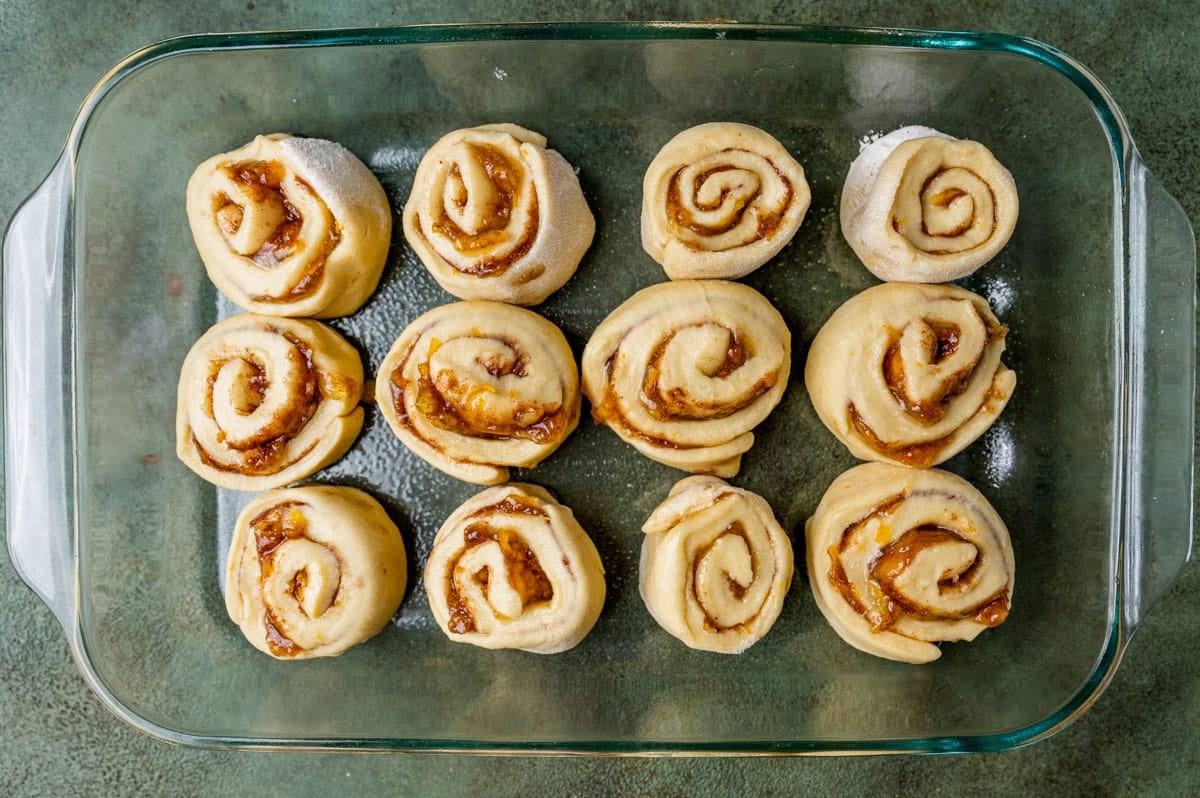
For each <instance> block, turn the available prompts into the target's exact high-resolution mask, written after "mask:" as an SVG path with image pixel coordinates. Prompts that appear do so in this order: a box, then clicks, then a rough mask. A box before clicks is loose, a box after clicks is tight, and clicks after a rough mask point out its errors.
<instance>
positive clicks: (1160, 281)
mask: <svg viewBox="0 0 1200 798" xmlns="http://www.w3.org/2000/svg"><path fill="white" fill-rule="evenodd" d="M1128 202H1129V204H1128V210H1129V216H1128V218H1129V229H1128V234H1127V237H1126V242H1127V246H1128V263H1129V272H1128V286H1129V291H1128V304H1127V313H1126V317H1127V319H1128V320H1129V324H1128V327H1127V330H1128V339H1127V349H1126V352H1127V355H1128V363H1127V366H1128V368H1127V370H1126V374H1127V375H1128V377H1129V379H1128V381H1127V383H1126V386H1125V388H1126V399H1127V401H1126V408H1127V416H1126V418H1127V421H1128V424H1127V433H1128V434H1127V438H1126V445H1127V448H1126V451H1127V452H1128V460H1127V463H1126V471H1125V479H1126V486H1127V491H1126V501H1125V505H1124V511H1125V528H1126V530H1127V536H1126V539H1125V548H1124V552H1123V554H1124V563H1123V566H1124V567H1123V585H1122V587H1123V592H1124V620H1125V623H1126V626H1127V627H1128V628H1129V629H1130V630H1132V629H1133V628H1135V627H1136V626H1137V624H1138V623H1139V622H1140V621H1141V619H1142V618H1143V617H1144V616H1145V613H1146V612H1147V611H1148V610H1149V609H1150V607H1151V606H1152V605H1153V604H1154V602H1156V601H1157V600H1158V599H1160V598H1161V597H1162V596H1163V594H1165V593H1166V592H1167V591H1168V590H1169V589H1170V588H1171V586H1172V585H1174V584H1175V582H1176V580H1177V579H1178V578H1179V575H1180V574H1181V573H1182V571H1183V567H1184V565H1186V564H1187V561H1188V558H1189V557H1190V556H1191V548H1192V530H1193V512H1192V497H1193V493H1192V489H1193V480H1194V469H1195V455H1194V451H1195V440H1196V433H1195V429H1196V428H1195V405H1196V239H1195V236H1194V234H1193V233H1192V227H1191V224H1190V223H1189V222H1188V218H1187V215H1186V214H1185V213H1184V211H1183V208H1181V207H1180V205H1179V203H1178V202H1176V201H1175V199H1174V198H1173V197H1171V195H1170V194H1168V193H1167V192H1166V190H1165V189H1164V188H1163V187H1162V184H1161V183H1159V182H1158V180H1157V179H1156V178H1155V177H1154V175H1152V174H1150V172H1149V171H1148V170H1147V169H1146V168H1145V165H1144V164H1143V163H1142V161H1141V159H1140V158H1139V157H1138V156H1137V155H1136V154H1134V156H1133V158H1132V159H1131V164H1130V170H1129V195H1128Z"/></svg>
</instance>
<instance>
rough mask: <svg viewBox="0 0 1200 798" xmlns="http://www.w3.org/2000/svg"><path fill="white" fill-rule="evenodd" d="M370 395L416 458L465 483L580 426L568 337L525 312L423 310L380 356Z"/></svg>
mask: <svg viewBox="0 0 1200 798" xmlns="http://www.w3.org/2000/svg"><path fill="white" fill-rule="evenodd" d="M375 401H376V403H377V404H378V406H379V408H380V410H381V411H382V412H383V417H384V418H385V419H387V422H388V425H389V426H390V427H391V428H392V431H393V432H395V433H396V435H397V436H398V437H399V438H400V440H401V441H403V443H404V445H405V446H407V447H408V448H409V449H411V450H412V451H413V452H414V453H415V454H416V455H417V456H419V457H420V458H422V459H423V460H425V461H426V462H427V463H429V464H430V465H432V466H434V467H435V468H437V469H439V470H441V471H444V472H446V473H447V474H450V475H451V476H453V477H456V478H458V479H461V480H464V481H466V482H474V483H477V484H480V485H494V484H496V483H499V482H504V481H505V480H507V479H508V467H509V466H521V467H525V468H529V467H532V466H535V465H537V464H538V463H539V462H541V461H542V460H543V459H545V458H546V457H548V456H549V455H550V454H551V453H552V452H553V451H554V450H555V449H557V448H558V446H559V445H560V444H561V443H562V442H563V441H564V440H566V438H567V436H568V435H570V434H571V431H572V430H574V429H575V426H576V425H577V424H578V423H579V409H580V403H581V399H580V393H579V370H578V368H577V367H576V365H575V356H574V355H573V354H572V352H571V347H570V346H569V345H568V344H567V339H566V338H565V337H563V334H562V332H561V331H560V330H559V329H558V327H556V326H554V324H553V323H552V322H549V321H547V320H546V319H544V318H542V317H541V316H539V315H538V314H536V313H534V312H533V311H531V310H526V309H524V308H519V307H515V306H513V305H507V304H504V303H501V302H483V301H474V302H452V303H451V304H449V305H442V306H441V307H437V308H434V309H433V310H430V311H428V312H427V313H425V314H423V315H421V316H420V317H418V318H417V319H416V320H414V321H413V322H412V323H411V324H409V325H408V327H406V328H405V329H404V331H403V332H402V333H401V334H400V337H399V338H397V339H396V341H395V343H394V344H392V348H391V350H390V351H389V352H388V353H387V356H386V357H384V359H383V363H382V364H381V365H380V367H379V375H378V377H377V378H376V380H375Z"/></svg>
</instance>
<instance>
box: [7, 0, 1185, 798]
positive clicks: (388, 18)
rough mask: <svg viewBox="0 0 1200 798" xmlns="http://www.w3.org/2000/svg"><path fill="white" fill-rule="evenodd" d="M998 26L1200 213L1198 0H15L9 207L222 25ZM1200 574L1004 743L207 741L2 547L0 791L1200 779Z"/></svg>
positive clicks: (817, 790)
mask: <svg viewBox="0 0 1200 798" xmlns="http://www.w3.org/2000/svg"><path fill="white" fill-rule="evenodd" d="M708 17H726V18H737V19H740V20H742V21H753V22H780V23H803V24H832V25H872V26H902V27H928V28H938V29H976V30H995V31H1003V32H1008V33H1018V34H1024V35H1028V36H1032V37H1035V38H1038V39H1041V40H1043V41H1046V42H1049V43H1051V44H1053V45H1056V46H1058V47H1060V48H1062V49H1064V50H1066V51H1067V52H1068V53H1070V54H1072V55H1074V56H1076V57H1077V58H1079V59H1080V60H1081V61H1082V62H1083V63H1084V64H1086V65H1088V66H1089V67H1090V68H1091V69H1093V70H1094V71H1095V72H1096V73H1097V74H1098V75H1099V76H1100V78H1101V79H1102V80H1103V81H1104V82H1105V83H1106V84H1107V85H1108V87H1109V88H1110V89H1111V90H1112V92H1113V94H1114V95H1115V97H1116V100H1117V102H1118V103H1119V104H1120V105H1121V107H1122V108H1123V109H1124V111H1125V113H1126V115H1127V117H1128V119H1129V122H1130V125H1131V126H1132V129H1133V133H1134V137H1135V140H1136V141H1137V142H1138V145H1139V148H1140V150H1141V152H1142V154H1143V156H1144V157H1145V160H1146V162H1147V163H1148V165H1149V167H1150V169H1151V170H1152V171H1153V172H1154V173H1155V174H1156V175H1158V176H1159V177H1160V178H1161V180H1162V182H1163V183H1164V185H1165V187H1166V188H1167V190H1168V191H1170V192H1171V193H1172V194H1173V195H1174V196H1175V197H1177V198H1178V199H1179V200H1180V202H1181V203H1182V204H1183V207H1184V209H1185V210H1186V211H1187V212H1188V214H1189V216H1190V217H1191V218H1192V219H1198V218H1200V188H1198V187H1197V186H1196V178H1197V177H1198V176H1200V161H1198V160H1197V150H1198V147H1200V144H1198V142H1200V137H1198V136H1197V134H1196V128H1197V125H1196V123H1197V121H1200V88H1198V86H1200V80H1198V78H1200V59H1197V58H1196V56H1195V50H1196V48H1197V46H1200V21H1198V20H1197V18H1196V15H1195V9H1194V7H1192V6H1191V5H1190V4H1188V3H1180V2H1113V1H1111V0H1109V1H1107V2H1104V1H1101V2H1094V3H1090V4H1086V7H1085V6H1084V5H1083V4H1080V5H1078V6H1077V5H1076V4H1072V3H1066V2H1062V3H1043V4H1039V3H1034V2H1020V3H1007V4H1002V3H996V2H978V3H970V4H968V3H951V2H909V3H903V4H896V5H895V6H894V7H893V6H892V5H891V4H887V3H882V2H871V1H870V0H852V1H851V2H844V3H839V2H829V1H826V2H797V3H790V4H784V3H770V2H765V1H763V0H760V1H759V2H751V3H744V4H740V5H737V6H735V5H733V4H718V3H702V2H694V3H684V2H679V3H648V4H644V5H639V4H632V3H620V2H607V3H604V2H602V3H595V4H593V6H592V8H590V9H588V10H586V11H581V10H579V9H577V8H576V5H575V4H572V3H561V2H548V3H540V4H532V3H512V4H503V3H481V2H469V3H463V4H453V3H447V2H437V3H434V2H410V3H404V2H396V3H383V2H363V1H359V2H343V3H338V4H333V3H323V4H317V3H312V2H303V1H300V0H298V1H297V2H291V3H286V4H285V3H279V2H269V1H266V0H264V1H263V2H257V3H245V2H213V3H197V4H187V5H180V6H178V7H177V6H175V5H172V4H168V3H166V2H131V1H130V0H122V1H121V2H111V3H85V2H78V3H44V2H12V1H11V0H0V42H3V44H0V142H3V145H4V146H2V147H0V223H4V224H6V223H7V221H8V219H9V218H10V217H11V215H12V213H13V211H14V210H15V208H16V206H17V204H18V203H19V202H20V201H21V199H23V198H24V197H25V196H26V195H27V194H28V193H29V192H30V191H32V190H33V189H34V187H35V186H36V184H37V182H38V181H39V180H40V179H41V177H42V176H43V175H44V173H45V172H46V171H47V170H48V169H49V167H50V165H51V164H52V162H53V160H54V158H55V157H56V155H57V152H58V149H59V147H60V146H61V143H62V141H63V138H64V137H65V135H66V132H67V130H68V128H69V125H70V121H71V117H72V114H73V112H74V109H75V107H76V105H77V103H78V102H79V101H80V100H81V99H82V97H83V96H84V94H85V93H86V91H87V90H88V88H90V86H91V85H92V84H93V83H94V82H95V81H96V80H97V79H98V78H99V76H100V75H101V74H102V73H103V72H104V71H105V70H106V69H107V68H108V67H109V66H110V65H111V64H112V63H113V62H114V61H116V60H117V59H118V58H120V57H122V56H124V55H125V54H127V53H128V52H130V51H132V50H134V49H137V48H139V47H141V46H143V45H144V44H147V43H150V42H152V41H155V40H158V39H162V38H165V37H168V36H172V35H177V34H183V33H195V32H205V31H219V30H254V29H264V28H302V27H331V26H365V25H373V24H388V25H393V24H404V23H418V22H456V21H499V20H523V19H529V20H533V19H564V20H566V19H699V18H708ZM1198 599H1200V576H1197V573H1196V569H1195V568H1191V569H1189V570H1188V571H1187V572H1186V573H1185V575H1184V577H1183V579H1182V581H1181V582H1180V584H1179V585H1178V586H1177V587H1176V588H1175V589H1174V590H1173V591H1171V593H1169V594H1168V595H1167V597H1166V598H1165V599H1164V600H1163V601H1162V602H1161V603H1160V604H1159V605H1158V606H1157V607H1156V608H1155V610H1154V611H1153V612H1152V613H1151V614H1150V616H1149V618H1148V619H1147V621H1146V622H1145V624H1144V627H1143V629H1142V630H1141V631H1139V632H1138V634H1137V636H1136V637H1135V639H1134V640H1133V642H1132V644H1131V646H1130V648H1129V651H1128V653H1127V655H1126V658H1125V661H1124V663H1123V664H1122V666H1121V669H1120V671H1119V672H1118V674H1117V676H1116V678H1115V680H1114V681H1113V684H1112V685H1111V686H1110V687H1109V689H1108V690H1107V691H1106V692H1105V693H1104V694H1103V696H1102V697H1101V698H1100V700H1099V702H1098V703H1097V704H1096V705H1095V706H1094V707H1093V708H1092V709H1090V710H1089V711H1088V712H1087V713H1086V714H1085V715H1084V717H1083V718H1082V719H1080V720H1079V721H1078V722H1076V723H1075V724H1073V725H1072V726H1070V727H1069V728H1068V729H1066V730H1065V731H1063V732H1062V733H1060V734H1059V735H1057V736H1056V737H1054V738H1052V739H1050V740H1048V741H1046V742H1043V743H1040V744H1037V745H1035V746H1032V747H1030V748H1027V749H1023V750H1020V751H1015V752H1010V753H1006V754H999V755H986V756H983V755H977V756H956V757H892V758H868V759H814V760H765V759H718V760H670V759H658V760H640V759H631V760H617V759H586V758H577V759H517V758H509V757H493V758H464V757H455V756H430V755H381V756H351V755H342V754H332V755H330V754H324V755H308V754H264V753H245V752H206V751H196V750H188V749H179V748H173V747H170V746H167V745H164V744H162V743H158V742H155V741H152V740H148V739H145V738H143V737H141V736H139V735H138V734H137V733H136V732H133V731H132V730H130V729H128V728H127V727H125V726H124V725H123V724H122V723H121V722H120V721H118V720H117V719H115V718H114V717H112V716H111V715H109V714H108V712H107V711H106V710H105V709H103V708H102V707H101V706H100V704H99V703H98V701H97V700H96V699H94V698H93V697H92V696H91V695H90V694H89V693H88V691H87V689H86V688H85V686H84V684H83V682H82V680H81V679H80V678H79V677H78V675H77V673H76V671H75V668H74V665H73V664H72V662H71V660H70V657H69V655H68V653H67V647H66V643H65V640H64V637H63V634H62V631H61V630H60V629H59V628H58V625H57V622H56V621H55V620H54V618H53V616H52V615H51V613H50V611H49V610H48V609H46V608H45V607H44V606H42V605H41V603H40V602H39V601H38V600H37V599H36V598H35V597H34V595H33V594H32V593H31V592H30V591H29V590H28V589H26V588H25V587H24V586H23V585H22V584H21V583H20V581H19V580H18V579H17V578H16V576H15V574H14V573H13V571H12V568H11V566H10V565H9V564H8V563H7V560H5V559H3V558H0V674H2V676H3V679H2V681H0V795H14V796H18V795H19V796H24V795H43V794H45V795H126V794H131V795H132V794H138V795H143V794H144V795H164V796H165V795H232V794H246V795H259V794H276V793H281V794H298V795H306V794H314V795H318V794H329V793H334V792H341V793H345V794H352V795H354V794H364V793H369V794H376V793H384V792H387V793H395V794H404V795H442V794H451V795H453V794H480V795H524V794H530V793H537V794H543V795H589V796H590V795H602V794H619V795H633V794H639V795H640V794H648V795H684V794H686V795H708V794H744V793H748V794H818V795H823V794H832V793H838V794H846V795H858V794H874V795H892V794H904V795H909V794H912V795H917V794H919V795H929V794H933V795H937V794H947V795H950V794H957V795H964V794H966V795H978V794H1055V795H1126V794H1142V795H1194V794H1197V793H1198V792H1200V681H1198V680H1197V675H1200V669H1198V668H1197V666H1196V661H1197V653H1198V648H1200V646H1198V645H1197V642H1196V636H1197V635H1196V633H1197V632H1200V615H1198V613H1197V612H1196V609H1197V606H1198V604H1197V602H1198Z"/></svg>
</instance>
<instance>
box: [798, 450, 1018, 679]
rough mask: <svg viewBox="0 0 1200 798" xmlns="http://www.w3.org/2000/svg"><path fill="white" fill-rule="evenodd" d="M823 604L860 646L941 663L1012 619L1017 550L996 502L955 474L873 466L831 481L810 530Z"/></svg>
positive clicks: (812, 574)
mask: <svg viewBox="0 0 1200 798" xmlns="http://www.w3.org/2000/svg"><path fill="white" fill-rule="evenodd" d="M806 537H807V543H808V576H809V581H810V583H811V586H812V592H813V597H814V598H815V599H816V602H817V606H818V607H820V609H821V612H822V613H823V614H824V615H825V619H826V620H827V621H829V625H830V626H832V627H833V629H834V631H836V632H837V633H838V634H839V635H840V636H841V637H842V639H844V640H845V641H846V642H847V643H849V644H850V645H852V646H854V647H855V648H858V649H861V650H862V651H866V652H867V653H869V654H874V655H875V656H878V657H884V658H886V659H894V660H900V661H902V662H932V661H933V660H935V659H937V658H938V657H939V656H941V650H940V649H939V648H938V647H937V646H936V645H934V644H935V643H938V642H941V641H952V640H974V639H975V637H976V636H977V635H978V634H979V633H980V632H982V631H983V630H984V629H987V628H989V627H992V626H999V625H1000V624H1001V623H1003V622H1004V620H1005V619H1006V618H1007V617H1008V611H1009V607H1010V606H1011V601H1012V592H1013V575H1014V565H1013V552H1012V544H1011V542H1010V541H1009V537H1008V530H1007V529H1006V528H1005V526H1004V522H1003V521H1001V520H1000V517H999V516H998V515H997V514H996V511H995V510H994V509H993V508H992V506H991V505H990V504H988V501H987V499H985V498H984V497H983V495H982V494H981V493H980V492H979V491H978V490H976V489H975V488H974V487H972V486H971V485H970V483H968V482H967V481H966V480H964V479H962V478H960V477H957V476H955V475H954V474H951V473H949V472H947V471H941V470H939V469H936V468H935V469H930V470H927V471H917V470H914V469H911V468H901V467H899V466H893V465H887V464H885V463H867V464H864V465H860V466H856V467H855V468H852V469H850V470H849V471H847V472H845V473H844V474H842V475H841V476H839V477H838V478H837V479H836V480H834V482H833V484H832V485H830V486H829V489H828V490H827V491H826V492H825V496H824V497H823V498H822V499H821V502H820V504H818V505H817V510H816V512H815V513H814V514H813V517H812V518H810V519H809V520H808V524H807V527H806Z"/></svg>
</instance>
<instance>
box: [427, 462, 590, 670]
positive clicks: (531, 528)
mask: <svg viewBox="0 0 1200 798" xmlns="http://www.w3.org/2000/svg"><path fill="white" fill-rule="evenodd" d="M425 592H426V594H427V595H428V596H429V607H430V609H431V610H432V611H433V617H434V619H435V620H436V621H437V622H438V625H439V626H441V628H442V631H443V632H445V633H446V636H447V637H448V638H450V639H451V640H454V641H456V642H462V643H470V644H472V645H475V646H481V647H483V648H517V649H521V650H523V651H530V652H533V653H535V654H556V653H558V652H560V651H566V650H567V649H570V648H574V647H575V646H576V645H578V644H579V642H580V641H581V640H583V638H584V637H586V636H587V633H588V632H589V631H591V629H592V627H593V626H594V625H595V623H596V619H597V618H599V617H600V610H601V608H602V607H603V606H604V593H605V588H604V566H603V565H602V564H601V562H600V554H599V553H598V552H597V551H596V546H595V545H594V544H593V543H592V540H591V538H589V537H588V536H587V533H586V532H584V531H583V529H582V528H581V527H580V526H579V523H578V522H577V521H576V520H575V516H574V515H573V514H572V513H571V510H570V509H569V508H567V507H565V506H564V505H562V504H559V503H558V502H556V501H555V500H554V499H553V497H551V495H550V494H549V493H548V492H546V491H545V490H544V489H543V488H539V487H537V486H536V485H524V484H521V483H517V482H513V483H510V484H508V485H501V486H499V487H495V488H488V489H487V490H484V491H482V492H481V493H478V494H476V495H475V496H474V497H472V498H471V499H468V500H467V501H466V502H465V503H464V504H463V505H462V506H461V507H459V508H458V509H457V510H455V511H454V512H453V513H451V515H450V517H449V518H447V519H446V522H445V523H444V524H442V527H441V529H439V530H438V533H437V537H436V538H434V541H433V548H432V550H431V551H430V552H429V560H428V562H427V563H426V565H425Z"/></svg>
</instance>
